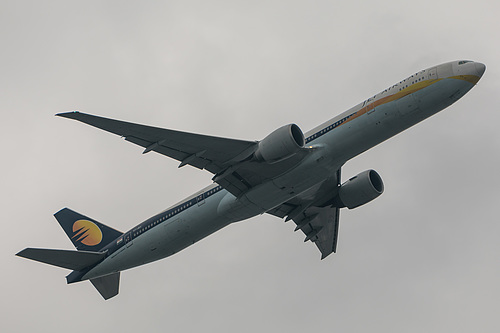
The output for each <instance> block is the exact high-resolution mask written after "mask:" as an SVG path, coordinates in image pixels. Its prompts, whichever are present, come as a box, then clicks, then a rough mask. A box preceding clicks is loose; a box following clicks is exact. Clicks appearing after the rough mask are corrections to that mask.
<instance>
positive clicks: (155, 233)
mask: <svg viewBox="0 0 500 333" xmlns="http://www.w3.org/2000/svg"><path fill="white" fill-rule="evenodd" d="M221 194H222V195H223V193H221ZM222 195H221V196H219V198H216V197H217V195H216V196H214V197H212V198H210V199H208V200H207V201H206V202H205V204H203V205H202V206H196V207H193V208H192V209H189V210H186V211H184V212H182V213H180V214H178V216H176V218H174V219H172V221H170V222H169V223H162V224H159V225H157V226H155V227H154V228H151V229H150V230H148V231H147V232H145V233H144V234H142V235H140V236H139V237H136V238H134V239H133V240H132V242H131V245H129V246H128V247H126V246H125V247H124V248H123V249H120V250H118V251H117V252H115V253H113V254H111V255H110V256H109V257H108V258H106V259H105V260H104V261H103V262H101V263H100V264H98V265H97V266H96V267H95V268H93V269H92V270H90V271H89V272H88V273H87V274H86V275H85V276H84V277H83V279H90V278H94V277H98V276H103V275H108V274H111V273H114V272H118V271H123V270H126V269H129V268H133V267H136V266H140V265H143V264H146V263H150V262H153V261H156V260H159V259H163V258H166V257H168V256H171V255H173V254H175V253H177V252H179V251H181V250H182V249H184V248H186V247H188V246H190V245H192V244H194V243H196V242H197V241H199V240H201V239H203V238H205V237H206V236H208V235H210V234H212V233H214V232H216V231H217V230H219V229H221V228H223V227H225V226H227V225H228V224H229V223H230V222H231V221H230V220H229V219H227V218H226V217H224V216H220V215H218V213H217V207H218V203H219V201H220V197H222Z"/></svg>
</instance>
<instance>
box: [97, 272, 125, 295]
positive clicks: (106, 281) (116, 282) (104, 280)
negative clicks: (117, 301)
mask: <svg viewBox="0 0 500 333" xmlns="http://www.w3.org/2000/svg"><path fill="white" fill-rule="evenodd" d="M90 282H92V284H93V285H94V287H95V288H96V289H97V291H98V292H99V294H101V296H102V297H103V298H104V299H110V298H111V297H114V296H116V295H118V292H119V290H120V272H116V273H113V274H110V275H106V276H101V277H98V278H95V279H90Z"/></svg>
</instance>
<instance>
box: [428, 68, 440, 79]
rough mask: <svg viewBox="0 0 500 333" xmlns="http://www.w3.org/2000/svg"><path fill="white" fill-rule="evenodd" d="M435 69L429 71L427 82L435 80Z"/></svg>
mask: <svg viewBox="0 0 500 333" xmlns="http://www.w3.org/2000/svg"><path fill="white" fill-rule="evenodd" d="M437 79H438V76H437V67H434V68H431V69H429V80H431V81H432V80H437Z"/></svg>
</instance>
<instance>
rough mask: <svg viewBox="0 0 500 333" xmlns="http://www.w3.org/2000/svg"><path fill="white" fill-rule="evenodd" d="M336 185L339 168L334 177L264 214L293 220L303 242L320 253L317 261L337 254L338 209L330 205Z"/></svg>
mask: <svg viewBox="0 0 500 333" xmlns="http://www.w3.org/2000/svg"><path fill="white" fill-rule="evenodd" d="M339 185H340V169H339V170H338V171H337V173H336V175H335V176H333V177H331V178H329V179H327V180H325V182H323V183H322V184H321V185H319V186H318V187H317V188H314V189H311V191H310V192H311V193H305V194H304V195H303V197H302V198H301V197H296V198H294V199H292V200H290V201H289V202H286V203H284V204H282V205H280V206H278V207H276V208H274V209H272V210H270V211H268V212H267V213H268V214H271V215H275V216H278V217H281V218H284V217H286V220H285V221H289V220H293V221H294V222H295V224H296V225H297V227H296V228H295V231H298V230H301V231H302V232H303V233H304V234H305V236H306V237H305V239H304V242H307V241H311V242H313V243H314V244H316V246H317V247H318V249H319V251H320V252H321V259H324V258H326V257H327V256H328V255H330V254H331V253H335V252H336V251H337V240H338V233H339V220H340V208H339V207H335V206H333V205H332V204H333V201H332V200H333V198H334V197H335V196H336V195H337V193H338V188H339Z"/></svg>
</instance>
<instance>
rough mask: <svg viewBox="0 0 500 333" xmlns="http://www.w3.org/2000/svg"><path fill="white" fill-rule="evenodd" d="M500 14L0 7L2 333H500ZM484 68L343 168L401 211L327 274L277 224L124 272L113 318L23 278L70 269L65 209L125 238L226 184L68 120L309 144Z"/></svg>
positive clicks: (88, 295) (458, 7)
mask: <svg viewBox="0 0 500 333" xmlns="http://www.w3.org/2000/svg"><path fill="white" fill-rule="evenodd" d="M499 11H500V5H499V3H498V2H497V1H493V0H491V1H486V0H476V1H456V0H454V1H439V0H438V1H436V0H432V1H427V0H424V1H411V2H410V1H401V0H397V1H370V2H369V1H270V0H266V1H164V2H162V4H160V2H159V1H140V2H139V1H137V2H134V3H132V2H130V1H84V2H81V1H78V2H76V1H44V2H43V3H42V2H41V1H0V41H1V52H0V69H1V70H0V112H1V116H2V122H1V126H2V130H1V131H0V135H1V139H2V140H1V142H2V145H1V146H0V147H1V156H2V159H3V163H2V164H1V166H0V168H1V173H2V175H3V177H2V186H1V202H2V203H3V204H2V209H1V211H0V214H1V221H2V225H3V233H2V234H3V241H2V242H1V243H0V256H1V260H2V264H3V267H2V279H1V281H2V283H1V287H0V288H1V289H0V292H1V295H2V297H1V300H0V306H1V309H0V312H1V313H2V320H1V321H0V331H2V332H14V331H18V332H28V331H32V332H41V331H44V332H66V331H70V332H88V331H89V330H99V331H104V330H113V331H118V332H120V331H121V332H130V331H133V330H140V331H141V332H149V331H151V332H155V331H158V332H159V331H161V332H271V331H273V332H276V331H278V332H305V331H310V332H332V331H334V330H335V331H338V332H363V331H364V332H366V331H369V332H388V331H389V332H472V331H474V332H494V331H498V329H499V327H500V324H499V321H498V314H499V313H500V311H499V310H500V286H499V283H498V281H499V280H500V261H499V256H500V242H499V236H500V224H499V223H498V214H497V208H498V202H499V200H498V199H499V196H500V194H499V188H500V179H499V173H498V168H499V158H498V151H499V147H500V133H499V131H498V123H499V121H500V115H499V112H498V110H499V107H498V100H497V97H498V92H499V91H500V71H499V69H498V66H497V64H498V62H499V61H500V47H499V44H498V31H500V23H498V13H499ZM458 59H471V60H476V61H480V62H483V63H485V64H486V66H487V70H486V73H485V75H484V77H483V78H482V80H481V81H480V82H479V84H478V85H477V87H475V88H474V89H473V90H471V91H470V92H469V93H468V94H467V95H466V96H465V97H464V98H463V99H462V100H460V101H458V102H457V103H456V104H455V105H453V106H451V107H450V108H448V109H447V110H445V111H443V112H442V113H440V114H438V115H436V116H434V117H432V118H431V119H428V120H426V121H424V122H423V123H421V124H419V125H417V126H416V127H414V128H411V129H409V130H407V131H406V132H404V133H402V134H400V135H398V136H397V137H395V138H392V139H391V140H389V141H388V142H385V143H383V144H381V145H379V146H377V147H375V148H373V149H372V150H370V151H369V152H367V153H365V154H363V155H361V156H359V157H357V158H355V159H353V160H352V161H350V162H348V163H347V164H346V166H345V167H344V169H343V177H344V179H347V178H348V177H350V176H352V175H355V174H357V173H358V172H361V171H363V170H366V169H368V168H373V169H375V170H377V171H378V172H379V173H380V174H381V176H382V178H383V179H384V182H385V186H386V191H385V193H384V194H383V195H382V196H381V197H380V198H378V199H377V200H375V201H374V202H372V203H370V204H367V205H366V206H363V207H360V208H358V209H356V210H353V211H342V213H341V226H340V239H339V244H338V248H337V250H338V251H337V254H335V255H331V256H330V257H328V258H327V259H325V260H323V261H321V260H320V254H319V252H318V250H317V249H316V248H315V246H314V245H313V244H311V243H303V235H302V234H299V233H294V232H293V229H294V225H292V223H287V224H285V223H283V221H282V220H280V219H278V218H275V217H271V216H267V215H263V216H259V217H256V218H253V219H250V220H248V221H245V222H241V223H238V224H235V225H232V226H229V227H228V228H225V229H223V230H221V231H220V232H217V233H215V234H214V235H211V236H210V237H208V238H206V239H204V240H203V241H201V242H199V243H197V244H195V245H194V246H192V247H190V248H188V249H186V250H184V251H182V252H180V253H179V254H176V255H175V256H173V257H170V258H167V259H165V260H163V261H160V262H156V263H153V264H149V265H147V266H143V267H140V268H136V269H132V270H130V271H126V272H124V273H122V279H121V285H120V294H119V295H118V296H117V297H115V298H113V299H111V300H109V301H106V302H105V301H103V299H102V298H101V296H100V295H99V294H98V293H97V291H96V290H95V289H94V288H93V287H92V285H91V284H90V283H88V282H83V283H79V284H74V285H70V286H68V285H66V281H65V278H64V277H65V276H66V275H67V274H68V273H69V271H67V270H64V269H61V268H57V267H52V266H49V265H43V264H39V263H36V262H33V261H29V260H25V259H22V258H18V257H15V256H14V254H15V253H17V252H18V251H20V250H22V249H23V248H25V247H48V248H62V249H71V248H72V245H71V242H70V241H69V239H67V237H66V235H65V234H64V233H63V232H62V229H61V228H60V227H59V225H58V224H57V222H56V220H55V219H54V218H53V216H52V214H53V213H55V212H56V211H58V210H59V209H61V208H63V207H70V208H72V209H74V210H76V211H78V212H81V213H83V214H85V215H88V216H90V217H92V218H94V219H96V220H98V221H100V222H103V223H105V224H108V225H110V226H112V227H114V228H117V229H119V230H122V231H126V230H128V229H130V228H131V227H132V226H134V225H136V224H138V223H139V222H141V221H143V220H145V219H146V218H148V217H150V216H151V215H153V214H155V213H158V212H159V211H161V210H163V209H164V208H166V207H167V206H169V205H171V204H173V203H174V202H177V201H179V200H181V199H182V198H184V197H186V196H188V195H190V194H191V193H193V192H195V191H197V190H198V189H200V188H201V187H203V186H206V185H208V184H210V182H211V180H210V179H211V177H212V176H211V175H210V174H209V173H208V172H205V171H200V170H197V169H194V168H189V167H185V168H182V169H177V165H178V162H176V161H173V160H170V159H168V158H166V157H165V156H162V155H159V154H154V153H150V154H147V155H141V151H142V150H141V149H140V147H137V146H134V145H132V144H130V143H128V142H125V141H123V140H121V139H120V138H119V137H117V136H114V135H112V134H108V133H105V132H103V131H99V130H97V129H94V128H91V127H90V126H86V125H84V124H81V123H78V122H75V121H71V120H68V119H62V118H56V117H54V114H55V113H58V112H62V111H69V110H81V111H83V112H87V113H92V114H97V115H102V116H106V117H111V118H118V119H122V120H127V121H132V122H139V123H143V124H148V125H154V126H159V127H165V128H172V129H178V130H184V131H190V132H197V133H204V134H211V135H218V136H226V137H233V138H240V139H246V140H258V139H261V138H263V137H265V136H266V135H267V134H268V133H270V132H271V131H273V130H274V129H276V128H278V127H280V126H282V125H284V124H288V123H292V122H293V123H296V124H298V125H299V126H300V127H301V128H302V129H303V131H304V132H305V131H307V130H309V129H311V128H312V127H314V126H316V125H318V124H319V123H321V122H323V121H326V120H327V119H329V118H332V117H333V116H335V115H337V114H339V113H341V112H343V111H345V110H346V109H348V108H349V107H351V106H353V105H356V104H357V103H359V102H361V101H363V100H364V99H366V98H367V97H369V96H371V95H374V94H375V93H377V92H379V91H381V90H383V89H385V88H387V87H389V86H390V85H392V84H394V83H395V82H398V81H400V80H401V79H403V78H405V77H407V76H409V75H411V74H413V73H415V72H417V71H418V70H421V69H424V68H428V67H431V66H433V65H437V64H440V63H443V62H448V61H452V60H458Z"/></svg>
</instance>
